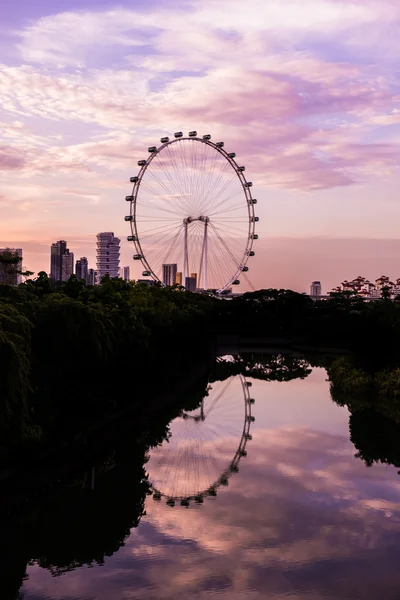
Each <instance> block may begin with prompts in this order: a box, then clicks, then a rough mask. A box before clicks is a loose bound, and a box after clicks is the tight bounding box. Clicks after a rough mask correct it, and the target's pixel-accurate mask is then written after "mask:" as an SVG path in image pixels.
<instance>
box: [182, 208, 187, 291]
mask: <svg viewBox="0 0 400 600" xmlns="http://www.w3.org/2000/svg"><path fill="white" fill-rule="evenodd" d="M184 227H185V233H184V238H183V240H184V241H183V276H182V279H183V281H182V284H183V286H184V287H186V277H187V276H188V222H187V221H186V219H185V221H184Z"/></svg>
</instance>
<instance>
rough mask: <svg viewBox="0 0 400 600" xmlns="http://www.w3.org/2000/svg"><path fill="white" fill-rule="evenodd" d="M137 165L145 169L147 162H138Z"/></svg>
mask: <svg viewBox="0 0 400 600" xmlns="http://www.w3.org/2000/svg"><path fill="white" fill-rule="evenodd" d="M137 164H138V166H139V167H144V166H145V165H146V161H145V160H138V161H137Z"/></svg>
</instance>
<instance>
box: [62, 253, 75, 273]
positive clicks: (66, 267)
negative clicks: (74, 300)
mask: <svg viewBox="0 0 400 600" xmlns="http://www.w3.org/2000/svg"><path fill="white" fill-rule="evenodd" d="M73 273H74V253H73V252H70V251H69V250H68V248H67V251H66V252H65V254H63V255H62V257H61V281H68V279H69V278H70V277H71V275H73Z"/></svg>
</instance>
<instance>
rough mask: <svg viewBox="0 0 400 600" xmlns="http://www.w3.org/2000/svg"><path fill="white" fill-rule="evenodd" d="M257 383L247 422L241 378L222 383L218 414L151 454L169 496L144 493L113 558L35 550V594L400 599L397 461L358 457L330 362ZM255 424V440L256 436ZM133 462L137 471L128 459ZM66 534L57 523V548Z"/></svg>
mask: <svg viewBox="0 0 400 600" xmlns="http://www.w3.org/2000/svg"><path fill="white" fill-rule="evenodd" d="M249 381H250V383H252V387H251V388H248V391H249V396H248V397H249V398H250V397H252V398H254V400H255V404H254V405H251V409H250V410H251V415H252V416H254V417H255V421H254V422H251V421H250V420H249V421H248V422H249V428H247V429H246V426H245V423H246V419H248V416H249V414H248V413H247V412H246V410H247V409H246V406H247V408H249V405H248V404H246V402H247V401H246V398H245V396H244V393H245V391H244V388H243V386H242V383H241V381H240V378H239V377H238V376H237V377H236V378H235V377H234V378H232V382H231V384H230V385H228V387H227V388H226V389H225V387H226V383H227V382H217V383H215V384H212V385H213V389H212V390H210V393H209V397H208V398H207V399H206V402H205V405H204V408H205V409H206V412H207V410H208V409H209V408H210V406H211V407H212V410H211V412H210V414H209V415H207V414H206V418H205V419H204V420H201V418H197V420H196V418H195V417H196V416H197V417H199V415H200V414H201V409H196V411H194V412H191V413H190V412H188V413H187V415H188V416H186V417H179V418H178V419H177V420H176V421H175V422H174V423H172V425H171V438H170V440H169V441H168V442H164V444H163V445H162V447H161V448H158V449H155V450H153V451H152V452H151V453H150V459H149V461H148V462H147V463H146V464H145V469H146V471H147V473H148V475H149V477H150V479H151V480H152V481H153V483H154V488H155V489H156V490H157V491H159V493H160V499H159V500H155V499H154V494H153V496H152V495H147V496H146V497H145V514H144V515H143V516H141V518H140V522H139V524H138V526H137V527H133V528H132V529H131V531H130V533H129V532H127V533H128V535H127V537H126V539H125V542H124V544H123V545H121V546H120V547H119V549H115V551H114V550H113V549H111V551H109V552H108V554H110V556H105V558H104V564H101V565H99V564H97V563H96V562H95V561H93V562H92V564H91V565H90V566H88V565H83V566H77V567H76V568H74V565H73V564H70V565H69V566H67V567H66V568H63V569H61V570H58V571H57V568H55V566H54V564H50V565H49V564H47V565H46V561H45V560H43V557H42V560H41V564H42V565H44V566H39V564H38V560H39V557H30V558H31V559H33V562H32V564H30V565H28V567H27V571H26V575H27V576H26V579H25V581H24V583H23V585H22V588H21V595H23V597H24V598H25V600H45V599H46V600H47V599H57V600H78V599H80V600H83V599H85V600H89V599H90V600H92V599H93V600H94V599H96V600H118V599H121V600H122V599H124V600H128V599H132V600H133V599H139V598H140V599H149V600H152V599H154V600H156V599H157V600H161V599H176V598H182V599H185V598H190V599H210V598H221V600H223V599H225V598H226V599H227V600H228V599H229V600H242V599H243V600H253V599H259V598H260V599H261V598H268V599H276V600H278V599H279V600H283V599H293V600H294V599H296V600H302V599H307V600H314V599H315V600H321V599H326V600H328V599H332V600H333V599H335V600H336V599H337V598H346V599H366V600H369V599H371V600H372V599H374V600H375V599H376V598H379V597H382V598H384V599H385V600H391V599H393V600H394V599H395V598H396V599H398V598H399V567H398V564H399V558H400V550H399V549H400V486H399V481H400V479H399V477H400V476H399V475H398V474H397V470H396V469H395V468H394V467H393V466H387V465H382V464H374V465H373V466H372V467H371V468H367V467H366V466H365V463H364V462H363V461H362V460H361V459H360V458H357V457H356V456H355V455H356V453H357V449H356V448H355V447H354V445H353V443H352V442H351V441H350V437H349V412H348V410H347V408H343V407H339V406H337V405H336V404H335V403H334V402H333V401H332V399H331V397H330V393H329V384H328V382H327V381H326V372H325V371H324V370H323V369H319V368H317V369H313V372H312V373H311V374H310V375H309V376H308V377H307V378H306V379H304V380H301V379H296V380H293V381H289V382H268V381H260V380H253V379H249ZM228 383H229V382H228ZM224 390H225V391H224ZM216 398H217V401H216V402H215V403H214V404H213V400H215V399H216ZM192 417H193V418H192ZM244 433H245V435H246V438H249V437H250V436H251V438H252V439H246V440H245V442H246V443H245V444H244V443H243V435H244ZM238 448H239V449H240V450H241V451H240V456H236V454H237V451H238ZM185 449H186V450H185ZM246 454H247V455H246ZM232 465H233V468H232ZM124 469H125V470H126V478H127V480H128V479H129V477H130V476H131V473H130V467H129V462H128V463H127V464H126V465H125V466H124ZM221 474H222V475H223V474H226V475H227V477H226V479H223V480H221ZM214 492H215V494H214ZM91 493H92V494H96V484H95V485H94V489H93V490H92V491H91ZM126 494H129V491H128V492H126V490H124V489H121V488H120V487H118V486H116V489H115V498H114V500H115V502H114V501H113V504H112V506H111V505H110V511H113V513H114V511H117V510H118V495H119V497H120V502H121V505H122V504H123V505H124V506H126V505H127V504H128V505H129V497H128V498H127V497H126ZM196 494H197V501H196V499H195V496H196ZM124 495H125V496H124ZM172 497H174V498H176V501H175V505H174V506H173V507H171V506H169V505H168V504H167V500H168V499H171V498H172ZM189 497H190V500H189V501H188V503H189V507H187V506H182V505H181V501H182V498H183V499H185V498H189ZM135 501H136V500H135V498H132V503H133V502H135ZM113 518H114V517H111V516H110V514H109V513H108V511H107V509H106V508H105V509H104V510H103V512H102V513H101V514H100V515H99V517H98V518H96V523H95V527H96V530H97V533H98V538H99V539H98V544H99V545H101V543H102V542H101V539H102V530H103V529H104V528H110V527H112V522H113ZM57 519H60V516H59V513H58V516H57ZM58 529H59V530H60V534H59V535H57V530H58ZM62 531H63V528H62V527H60V522H55V523H54V537H53V541H52V544H53V546H54V545H55V546H56V547H57V548H56V550H57V549H60V550H61V549H62V547H63V544H64V541H65V534H63V533H62ZM120 537H121V536H120ZM117 538H118V536H117ZM122 539H123V536H122ZM24 543H25V542H24V540H23V539H21V540H20V544H24ZM81 543H82V540H80V539H79V537H78V538H77V539H76V544H77V546H79V545H80V544H81ZM51 550H52V551H54V548H52V549H51ZM50 562H51V561H50ZM52 562H54V560H53V561H52Z"/></svg>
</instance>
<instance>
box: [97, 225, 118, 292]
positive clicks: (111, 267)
mask: <svg viewBox="0 0 400 600" xmlns="http://www.w3.org/2000/svg"><path fill="white" fill-rule="evenodd" d="M120 241H121V240H120V239H119V238H117V237H114V234H113V233H112V232H111V231H104V232H102V233H98V234H97V278H98V283H100V282H101V280H102V279H103V277H104V276H105V275H107V274H108V275H109V276H110V277H118V276H119V250H120Z"/></svg>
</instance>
